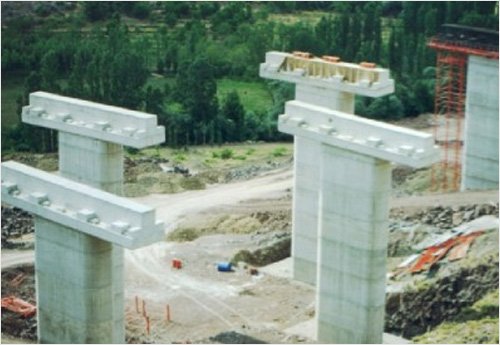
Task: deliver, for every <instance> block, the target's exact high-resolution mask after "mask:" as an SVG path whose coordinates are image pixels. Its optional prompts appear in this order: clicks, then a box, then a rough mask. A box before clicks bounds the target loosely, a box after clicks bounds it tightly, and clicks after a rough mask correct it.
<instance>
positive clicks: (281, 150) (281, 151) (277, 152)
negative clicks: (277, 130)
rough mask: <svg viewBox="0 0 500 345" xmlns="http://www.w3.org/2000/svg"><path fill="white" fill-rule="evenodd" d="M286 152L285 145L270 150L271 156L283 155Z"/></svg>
mask: <svg viewBox="0 0 500 345" xmlns="http://www.w3.org/2000/svg"><path fill="white" fill-rule="evenodd" d="M286 152H287V149H286V147H283V146H279V147H277V148H275V149H274V150H273V152H271V154H272V155H273V157H283V156H284V155H285V154H286Z"/></svg>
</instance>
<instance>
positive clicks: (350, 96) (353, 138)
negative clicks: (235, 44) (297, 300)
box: [260, 52, 439, 343]
mask: <svg viewBox="0 0 500 345" xmlns="http://www.w3.org/2000/svg"><path fill="white" fill-rule="evenodd" d="M337 60H338V59H337V58H333V57H323V58H311V57H310V56H309V55H308V54H305V53H300V52H297V53H295V54H293V55H292V54H287V53H280V52H269V53H267V54H266V62H265V63H263V64H261V66H260V75H261V76H263V77H265V78H270V79H278V80H286V81H291V82H294V83H296V84H297V95H296V97H297V99H296V100H293V101H289V102H287V103H286V104H285V114H283V115H280V117H279V119H278V129H279V130H280V131H281V132H284V133H289V134H292V135H294V136H295V140H296V142H295V143H296V146H295V154H296V156H295V159H296V162H295V195H294V204H293V213H294V219H293V222H294V229H293V231H294V235H293V237H292V239H293V240H292V243H293V245H292V246H293V251H292V255H293V256H294V264H295V267H294V270H295V271H296V272H295V273H294V275H295V277H296V278H297V279H299V280H304V281H308V282H310V281H311V280H314V277H311V275H310V272H307V271H308V270H310V271H312V272H316V277H317V280H316V281H317V285H318V294H317V301H316V302H317V303H316V305H317V324H318V334H317V340H318V341H320V342H323V343H381V342H382V334H383V324H384V301H385V272H386V250H387V220H388V209H389V206H388V205H389V203H388V201H389V194H390V188H391V185H390V181H391V165H390V163H389V162H396V163H399V164H404V165H409V166H412V167H415V168H419V167H423V166H427V165H430V164H432V163H434V162H436V161H437V160H438V158H439V155H438V153H439V151H438V149H437V147H436V146H435V145H434V139H433V138H432V136H431V135H430V134H427V133H420V132H417V131H413V130H409V129H405V128H400V127H396V126H392V125H389V124H385V123H380V122H377V121H373V120H368V119H364V118H360V117H358V116H355V115H352V114H351V113H352V112H353V110H354V94H360V95H364V96H369V97H379V96H383V95H386V94H388V93H392V92H393V91H394V81H393V80H392V79H390V78H389V71H388V70H384V69H380V68H373V66H372V65H370V64H361V65H355V64H350V63H341V62H338V61H337ZM332 61H333V62H332ZM318 181H319V182H318ZM314 198H317V199H316V200H314ZM315 207H317V210H314V208H315ZM318 231H319V236H318ZM315 237H316V238H318V241H317V242H316V241H315V240H314V238H315ZM316 254H317V256H315V255H316ZM315 263H316V265H317V267H315Z"/></svg>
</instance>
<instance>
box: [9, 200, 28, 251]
mask: <svg viewBox="0 0 500 345" xmlns="http://www.w3.org/2000/svg"><path fill="white" fill-rule="evenodd" d="M34 231H35V226H34V224H33V217H32V216H31V215H30V214H29V213H28V212H25V211H23V210H21V209H19V208H16V207H4V206H2V248H5V249H14V248H24V247H25V244H24V243H23V242H22V241H18V239H20V238H21V237H22V236H23V235H26V234H29V233H32V232H34Z"/></svg>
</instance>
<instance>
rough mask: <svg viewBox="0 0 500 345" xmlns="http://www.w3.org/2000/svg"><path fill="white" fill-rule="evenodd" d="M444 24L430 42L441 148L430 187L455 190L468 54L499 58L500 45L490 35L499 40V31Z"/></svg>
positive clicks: (459, 158) (456, 188)
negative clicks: (435, 54) (493, 41)
mask: <svg viewBox="0 0 500 345" xmlns="http://www.w3.org/2000/svg"><path fill="white" fill-rule="evenodd" d="M444 26H447V27H446V28H445V29H448V30H447V31H446V32H445V33H444V34H442V35H438V36H437V37H434V38H432V39H431V40H430V41H429V43H428V46H429V47H431V48H433V49H435V50H436V52H437V63H436V86H435V88H436V90H435V92H436V93H435V100H434V139H435V142H436V143H437V144H438V145H440V146H441V148H442V157H441V161H440V162H439V163H437V164H435V165H433V166H432V171H431V190H433V191H436V190H442V191H456V190H458V189H459V187H460V177H461V166H462V162H461V160H462V159H461V158H462V146H463V140H462V128H463V119H464V117H465V89H466V87H465V85H466V72H467V60H468V59H467V58H468V55H477V56H482V57H485V58H488V59H498V45H497V46H496V47H495V46H494V45H491V44H490V42H491V38H490V37H489V36H492V35H493V36H494V35H495V34H496V40H497V44H498V32H494V31H489V30H482V29H475V28H468V27H461V26H458V25H444ZM450 29H452V30H450ZM478 38H479V39H478Z"/></svg>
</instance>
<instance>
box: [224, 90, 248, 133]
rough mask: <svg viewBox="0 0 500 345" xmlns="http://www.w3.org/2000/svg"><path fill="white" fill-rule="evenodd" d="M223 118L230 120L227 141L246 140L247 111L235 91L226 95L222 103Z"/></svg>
mask: <svg viewBox="0 0 500 345" xmlns="http://www.w3.org/2000/svg"><path fill="white" fill-rule="evenodd" d="M220 113H221V116H222V117H223V119H225V120H228V122H229V123H228V126H227V133H226V135H225V139H226V140H229V141H243V140H244V134H245V131H244V123H245V109H244V108H243V105H242V104H241V101H240V96H239V95H238V93H237V92H236V91H235V90H233V91H231V92H229V93H228V94H227V95H226V98H225V99H224V101H223V103H222V108H221V111H220Z"/></svg>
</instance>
